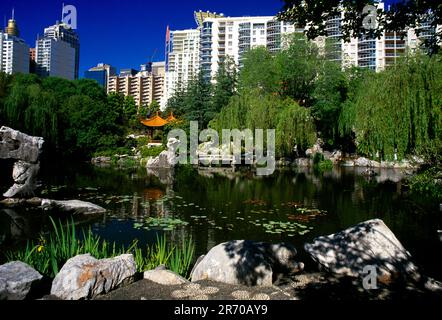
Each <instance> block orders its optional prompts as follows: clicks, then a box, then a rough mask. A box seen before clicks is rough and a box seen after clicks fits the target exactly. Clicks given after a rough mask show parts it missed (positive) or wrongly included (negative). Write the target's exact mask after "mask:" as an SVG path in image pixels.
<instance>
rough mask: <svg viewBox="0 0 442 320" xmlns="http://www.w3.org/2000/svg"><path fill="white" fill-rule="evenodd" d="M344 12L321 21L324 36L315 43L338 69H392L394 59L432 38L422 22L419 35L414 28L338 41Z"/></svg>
mask: <svg viewBox="0 0 442 320" xmlns="http://www.w3.org/2000/svg"><path fill="white" fill-rule="evenodd" d="M376 6H377V8H378V9H382V10H384V7H385V5H384V3H383V2H379V3H377V4H376ZM343 18H344V12H342V13H341V14H340V15H338V16H334V17H331V18H329V19H327V20H326V21H325V29H326V31H327V36H325V37H319V38H318V39H316V40H315V42H316V43H317V44H318V46H319V47H320V48H324V46H325V45H326V43H327V46H328V51H329V52H328V54H329V56H330V59H331V60H333V61H336V62H339V63H341V64H342V66H343V67H344V68H345V67H349V66H357V67H361V68H368V69H371V70H375V71H382V70H385V69H386V68H388V67H390V66H393V65H394V64H395V63H396V62H397V60H398V58H400V57H401V56H403V55H405V54H406V52H407V50H415V49H416V48H418V47H419V46H420V44H422V43H423V42H424V41H425V40H427V39H428V38H429V37H431V36H432V35H434V33H435V32H436V28H434V27H431V26H430V22H424V23H422V24H421V25H420V26H419V27H418V29H421V33H420V34H419V36H416V32H415V29H412V28H410V29H408V30H404V31H403V32H396V31H394V32H393V31H391V32H390V31H384V32H383V34H382V35H381V37H380V38H374V37H373V38H370V37H359V38H351V39H350V41H348V42H345V41H344V40H343V39H342V20H343Z"/></svg>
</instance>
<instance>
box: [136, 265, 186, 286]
mask: <svg viewBox="0 0 442 320" xmlns="http://www.w3.org/2000/svg"><path fill="white" fill-rule="evenodd" d="M144 279H146V280H150V281H153V282H155V283H159V284H162V285H166V286H173V285H180V284H184V283H188V282H189V281H188V280H186V279H184V278H183V277H181V276H180V275H178V274H176V273H175V272H172V271H170V270H161V269H158V270H157V269H155V270H148V271H145V272H144Z"/></svg>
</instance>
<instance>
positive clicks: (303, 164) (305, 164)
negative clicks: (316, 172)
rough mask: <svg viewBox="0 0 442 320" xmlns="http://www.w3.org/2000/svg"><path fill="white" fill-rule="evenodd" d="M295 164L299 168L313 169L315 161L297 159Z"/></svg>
mask: <svg viewBox="0 0 442 320" xmlns="http://www.w3.org/2000/svg"><path fill="white" fill-rule="evenodd" d="M294 164H295V165H296V166H297V167H311V166H313V160H312V159H308V158H297V159H296V160H295V161H294Z"/></svg>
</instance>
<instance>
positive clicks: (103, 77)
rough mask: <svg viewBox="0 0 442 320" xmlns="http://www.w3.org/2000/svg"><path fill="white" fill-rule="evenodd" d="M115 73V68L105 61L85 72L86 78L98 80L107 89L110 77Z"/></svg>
mask: <svg viewBox="0 0 442 320" xmlns="http://www.w3.org/2000/svg"><path fill="white" fill-rule="evenodd" d="M115 75H116V70H115V68H114V67H112V66H111V65H108V64H105V63H99V64H98V65H97V66H96V67H92V68H90V69H89V70H87V71H85V73H84V77H85V78H87V79H93V80H95V81H97V82H98V83H99V84H100V85H101V86H102V87H103V88H105V89H107V81H108V79H109V77H112V76H115Z"/></svg>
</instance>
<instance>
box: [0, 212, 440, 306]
mask: <svg viewBox="0 0 442 320" xmlns="http://www.w3.org/2000/svg"><path fill="white" fill-rule="evenodd" d="M304 249H305V250H306V252H307V253H308V254H309V255H310V257H311V259H312V260H313V261H315V262H316V264H317V268H318V270H319V272H318V271H309V272H305V271H304V264H303V263H302V262H299V261H296V257H297V250H296V249H295V248H294V247H293V246H291V245H290V244H287V243H277V244H272V243H263V242H255V241H247V240H236V241H229V242H225V243H221V244H219V245H217V246H215V247H213V248H212V249H211V250H210V251H209V252H208V253H207V254H206V255H204V256H201V257H200V258H198V260H197V262H196V263H195V265H194V268H193V270H192V272H191V276H190V280H188V279H184V278H182V277H181V276H179V275H177V274H175V273H173V272H172V271H169V270H166V269H165V268H164V267H163V266H159V267H157V268H156V269H154V270H148V271H146V272H144V274H140V273H137V269H136V263H135V260H134V256H133V255H132V254H123V255H121V256H117V257H115V258H110V259H101V260H97V259H95V258H94V257H92V256H90V255H89V254H83V255H78V256H75V257H73V258H71V259H69V260H68V261H67V262H66V263H65V264H64V266H63V267H62V268H61V270H60V272H59V273H58V274H57V275H56V276H55V279H54V280H53V281H52V284H51V285H50V290H49V289H47V290H46V292H44V291H42V290H41V288H40V289H39V290H40V292H42V294H41V295H40V296H36V294H35V293H34V291H35V290H38V288H39V287H41V283H42V278H43V277H42V276H41V275H40V274H39V273H38V272H37V271H35V270H34V269H33V268H31V267H30V266H28V265H26V264H24V263H23V262H19V261H15V262H10V263H7V264H4V265H2V266H0V299H11V300H20V299H29V298H30V297H32V298H37V299H44V300H48V299H49V300H52V299H55V300H60V299H61V300H64V299H66V300H83V299H86V300H89V299H99V300H148V299H166V300H167V299H186V300H187V299H189V300H208V299H229V300H270V299H273V300H285V299H287V300H309V299H312V298H318V297H322V298H324V299H327V300H330V299H331V300H343V299H344V300H367V299H368V300H373V299H374V300H377V299H380V300H397V299H407V298H412V299H425V300H428V299H434V300H438V299H441V298H442V283H440V282H438V281H435V280H433V279H431V278H428V277H426V276H425V275H422V274H421V273H420V270H419V268H418V267H417V266H416V265H415V264H414V263H413V261H412V257H411V255H410V254H409V252H408V251H407V250H406V249H405V248H404V247H403V246H402V245H401V243H400V242H399V240H398V239H397V238H396V237H395V236H394V234H393V233H392V232H391V230H390V229H388V227H387V226H386V225H385V224H384V223H383V221H382V220H379V219H374V220H369V221H366V222H363V223H360V224H358V225H356V226H353V227H351V228H348V229H346V230H343V231H341V232H338V233H336V234H332V235H329V236H324V237H319V238H316V239H314V241H313V242H312V243H307V244H305V246H304Z"/></svg>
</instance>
